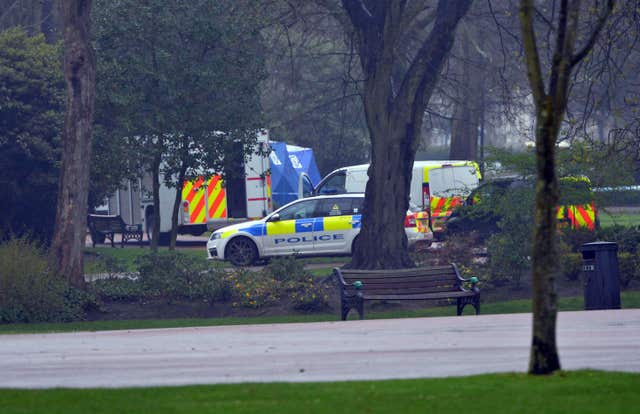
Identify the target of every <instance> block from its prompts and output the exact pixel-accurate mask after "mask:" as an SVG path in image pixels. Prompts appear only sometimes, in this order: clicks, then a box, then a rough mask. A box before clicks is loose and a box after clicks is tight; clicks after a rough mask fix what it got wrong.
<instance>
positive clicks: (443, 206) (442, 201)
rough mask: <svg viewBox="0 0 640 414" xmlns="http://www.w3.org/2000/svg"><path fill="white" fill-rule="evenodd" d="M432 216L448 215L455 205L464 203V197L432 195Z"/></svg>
mask: <svg viewBox="0 0 640 414" xmlns="http://www.w3.org/2000/svg"><path fill="white" fill-rule="evenodd" d="M429 204H430V207H431V216H432V217H448V216H450V215H451V213H452V212H453V209H454V207H457V206H460V205H462V197H460V196H453V197H431V201H430V203H429Z"/></svg>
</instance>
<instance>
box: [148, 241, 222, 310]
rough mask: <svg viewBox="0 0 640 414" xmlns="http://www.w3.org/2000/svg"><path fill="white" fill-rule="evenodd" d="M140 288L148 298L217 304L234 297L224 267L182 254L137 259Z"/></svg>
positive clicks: (165, 254) (149, 255) (153, 254)
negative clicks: (213, 265)
mask: <svg viewBox="0 0 640 414" xmlns="http://www.w3.org/2000/svg"><path fill="white" fill-rule="evenodd" d="M137 264H138V269H139V272H140V277H139V280H140V287H141V290H142V292H143V295H144V297H145V298H148V299H154V298H155V299H163V300H166V301H167V302H168V303H171V302H174V301H177V300H183V299H187V300H202V301H205V302H209V303H213V302H215V301H226V300H229V299H230V298H231V296H232V295H231V281H230V280H229V276H228V274H227V273H226V272H225V270H224V269H222V268H221V267H213V268H212V267H211V266H210V264H209V263H208V262H207V260H206V259H204V258H202V259H197V258H194V257H191V256H188V255H185V254H182V253H178V252H163V253H162V254H156V253H150V254H147V255H144V256H141V257H139V258H138V260H137Z"/></svg>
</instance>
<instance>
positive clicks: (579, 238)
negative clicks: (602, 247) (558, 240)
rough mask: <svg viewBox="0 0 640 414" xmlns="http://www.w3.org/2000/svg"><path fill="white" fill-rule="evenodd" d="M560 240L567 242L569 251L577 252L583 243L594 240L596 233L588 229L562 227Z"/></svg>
mask: <svg viewBox="0 0 640 414" xmlns="http://www.w3.org/2000/svg"><path fill="white" fill-rule="evenodd" d="M561 234H562V241H563V242H564V243H566V244H567V246H568V247H569V249H570V251H571V252H573V253H577V252H579V251H580V247H581V246H582V245H583V244H585V243H591V242H594V241H596V239H597V234H596V233H595V232H593V231H591V230H589V229H571V228H563V229H562V233H561Z"/></svg>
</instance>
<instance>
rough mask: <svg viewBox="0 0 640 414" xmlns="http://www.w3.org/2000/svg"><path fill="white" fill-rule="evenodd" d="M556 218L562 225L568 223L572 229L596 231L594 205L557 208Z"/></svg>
mask: <svg viewBox="0 0 640 414" xmlns="http://www.w3.org/2000/svg"><path fill="white" fill-rule="evenodd" d="M556 218H557V219H558V220H559V221H560V223H562V222H563V221H568V224H569V225H570V226H571V228H572V229H580V228H586V229H589V230H592V231H593V230H595V229H596V210H595V205H594V203H590V204H579V205H568V206H560V207H558V212H557V213H556Z"/></svg>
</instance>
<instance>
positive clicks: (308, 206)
mask: <svg viewBox="0 0 640 414" xmlns="http://www.w3.org/2000/svg"><path fill="white" fill-rule="evenodd" d="M317 204H318V202H317V200H308V201H301V202H300V203H296V204H294V205H292V206H289V207H287V208H285V209H283V210H282V211H280V212H279V213H278V214H279V215H280V220H296V219H302V218H311V217H314V216H315V209H316V205H317Z"/></svg>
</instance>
